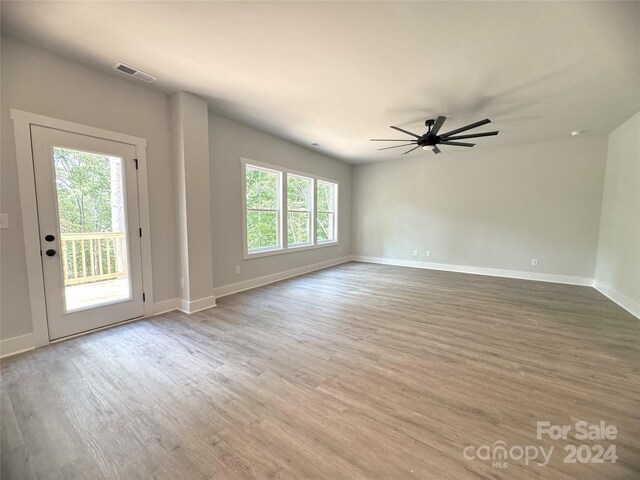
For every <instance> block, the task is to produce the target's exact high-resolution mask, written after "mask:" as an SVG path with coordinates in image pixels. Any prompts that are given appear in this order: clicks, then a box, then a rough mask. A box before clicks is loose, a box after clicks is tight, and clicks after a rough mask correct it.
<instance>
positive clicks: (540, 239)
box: [353, 136, 607, 279]
mask: <svg viewBox="0 0 640 480" xmlns="http://www.w3.org/2000/svg"><path fill="white" fill-rule="evenodd" d="M606 144H607V138H606V136H596V137H589V136H585V137H578V138H568V139H566V140H562V141H556V142H549V143H544V144H543V143H540V144H531V145H519V146H512V147H504V148H494V149H479V150H471V149H469V150H464V149H459V150H458V151H456V153H453V152H451V150H453V149H451V148H450V149H449V150H450V151H449V152H446V153H442V154H439V155H434V154H432V153H431V152H429V153H424V154H418V155H412V156H411V157H408V158H400V159H397V160H390V161H386V162H382V163H377V164H368V165H363V166H357V167H355V169H354V187H353V188H354V192H353V203H354V212H356V214H355V215H354V223H353V232H354V233H353V244H354V254H355V255H359V256H370V257H383V258H388V259H395V260H404V261H414V260H415V261H420V262H427V261H428V262H433V263H438V264H450V265H459V266H468V267H479V268H493V269H503V270H511V271H519V272H535V273H540V274H552V275H564V276H572V277H583V278H586V279H589V278H593V274H594V269H595V260H596V251H597V243H598V225H599V219H600V202H601V197H602V183H603V177H604V165H605V158H606ZM445 148H446V147H445ZM413 250H418V252H419V255H418V257H414V256H413ZM426 251H431V257H426V255H425V253H426ZM532 258H537V259H538V260H539V266H538V267H537V268H536V267H532V266H531V259H532Z"/></svg>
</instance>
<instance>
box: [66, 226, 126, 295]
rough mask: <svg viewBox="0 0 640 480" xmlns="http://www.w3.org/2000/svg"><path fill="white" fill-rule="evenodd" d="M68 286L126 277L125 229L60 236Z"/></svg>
mask: <svg viewBox="0 0 640 480" xmlns="http://www.w3.org/2000/svg"><path fill="white" fill-rule="evenodd" d="M61 240H62V241H61V244H62V268H63V271H64V284H65V285H80V284H83V283H92V282H99V281H102V280H114V279H117V278H122V277H126V276H127V257H126V252H125V248H126V243H125V238H124V232H108V233H71V234H64V235H61Z"/></svg>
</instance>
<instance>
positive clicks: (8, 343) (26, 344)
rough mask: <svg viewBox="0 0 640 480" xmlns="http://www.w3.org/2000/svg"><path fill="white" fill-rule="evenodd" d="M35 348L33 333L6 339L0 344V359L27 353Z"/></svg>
mask: <svg viewBox="0 0 640 480" xmlns="http://www.w3.org/2000/svg"><path fill="white" fill-rule="evenodd" d="M35 348H36V345H35V337H34V335H33V333H27V334H26V335H20V336H19V337H13V338H7V339H6V340H2V341H1V342H0V358H6V357H10V356H11V355H17V354H18V353H22V352H28V351H29V350H33V349H35Z"/></svg>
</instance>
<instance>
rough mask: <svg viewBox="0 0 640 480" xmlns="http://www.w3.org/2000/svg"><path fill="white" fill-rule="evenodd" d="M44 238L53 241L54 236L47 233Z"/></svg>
mask: <svg viewBox="0 0 640 480" xmlns="http://www.w3.org/2000/svg"><path fill="white" fill-rule="evenodd" d="M44 239H45V240H46V241H47V242H53V241H54V240H55V239H56V237H54V236H53V235H51V234H49V235H45V237H44Z"/></svg>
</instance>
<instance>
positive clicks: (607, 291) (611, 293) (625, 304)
mask: <svg viewBox="0 0 640 480" xmlns="http://www.w3.org/2000/svg"><path fill="white" fill-rule="evenodd" d="M593 288H595V289H596V290H598V291H599V292H600V293H601V294H603V295H604V296H605V297H607V298H608V299H609V300H611V301H613V302H615V303H617V304H618V305H620V306H621V307H622V308H624V309H625V310H626V311H627V312H629V313H630V314H631V315H633V316H634V317H636V318H638V319H640V303H638V302H636V301H635V300H632V299H630V298H629V297H627V296H626V295H623V294H622V293H620V292H618V291H617V290H614V289H613V288H611V287H609V286H607V285H605V284H603V283H599V282H597V281H595V280H594V282H593Z"/></svg>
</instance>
